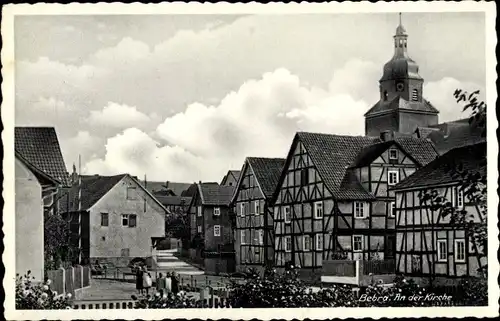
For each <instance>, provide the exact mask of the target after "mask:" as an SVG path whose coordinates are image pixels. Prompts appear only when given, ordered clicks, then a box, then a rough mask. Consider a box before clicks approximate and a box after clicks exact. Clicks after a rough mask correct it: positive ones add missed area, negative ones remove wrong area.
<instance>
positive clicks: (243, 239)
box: [240, 230, 247, 245]
mask: <svg viewBox="0 0 500 321" xmlns="http://www.w3.org/2000/svg"><path fill="white" fill-rule="evenodd" d="M246 234H247V233H246V231H245V230H241V233H240V244H242V245H244V244H247V243H246V242H247V241H246Z"/></svg>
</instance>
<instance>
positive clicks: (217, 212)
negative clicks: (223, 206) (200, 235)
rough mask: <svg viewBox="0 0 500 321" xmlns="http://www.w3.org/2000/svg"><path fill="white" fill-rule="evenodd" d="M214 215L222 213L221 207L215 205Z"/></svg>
mask: <svg viewBox="0 0 500 321" xmlns="http://www.w3.org/2000/svg"><path fill="white" fill-rule="evenodd" d="M214 215H215V216H219V215H220V207H215V208H214Z"/></svg>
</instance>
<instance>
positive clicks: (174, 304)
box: [132, 291, 197, 309]
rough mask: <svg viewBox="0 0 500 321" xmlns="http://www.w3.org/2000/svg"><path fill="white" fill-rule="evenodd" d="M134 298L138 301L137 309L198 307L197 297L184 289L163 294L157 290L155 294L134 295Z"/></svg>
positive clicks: (136, 303)
mask: <svg viewBox="0 0 500 321" xmlns="http://www.w3.org/2000/svg"><path fill="white" fill-rule="evenodd" d="M132 299H134V300H135V301H136V302H135V308H136V309H184V308H195V307H197V305H196V301H195V299H194V298H192V297H190V296H189V295H187V294H186V292H184V291H180V292H179V293H177V294H173V293H167V294H164V295H163V296H161V295H160V293H158V292H157V293H155V294H154V295H147V296H144V297H139V298H138V297H137V296H135V295H132Z"/></svg>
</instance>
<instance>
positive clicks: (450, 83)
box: [424, 77, 486, 122]
mask: <svg viewBox="0 0 500 321" xmlns="http://www.w3.org/2000/svg"><path fill="white" fill-rule="evenodd" d="M456 89H462V90H465V91H467V92H473V91H475V90H480V95H479V97H480V98H481V99H482V100H485V97H486V96H485V93H486V91H485V89H484V87H483V86H481V85H479V84H475V83H472V82H467V81H460V80H457V79H455V78H451V77H445V78H443V79H441V80H438V81H433V82H429V83H426V84H424V96H425V98H426V99H427V100H429V101H430V102H431V103H432V104H433V105H434V107H436V108H437V109H438V110H439V121H440V122H447V121H452V120H457V119H460V118H467V117H469V116H470V111H469V110H467V111H465V112H463V111H462V108H463V104H458V103H457V101H456V99H455V98H454V97H453V93H454V92H455V90H456Z"/></svg>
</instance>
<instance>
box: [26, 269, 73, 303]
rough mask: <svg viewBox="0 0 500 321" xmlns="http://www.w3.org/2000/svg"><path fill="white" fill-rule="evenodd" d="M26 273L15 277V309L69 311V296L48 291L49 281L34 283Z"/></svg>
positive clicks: (29, 272) (29, 273)
mask: <svg viewBox="0 0 500 321" xmlns="http://www.w3.org/2000/svg"><path fill="white" fill-rule="evenodd" d="M34 279H35V278H34V277H33V276H31V271H28V273H26V274H25V275H23V276H19V275H17V277H16V309H19V310H49V309H71V294H67V295H58V294H57V293H56V292H55V291H52V290H51V289H50V284H51V280H50V279H48V280H47V281H45V282H43V283H42V282H36V281H34Z"/></svg>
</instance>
